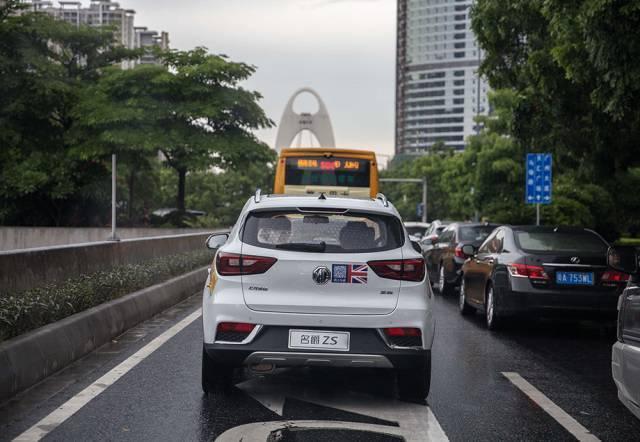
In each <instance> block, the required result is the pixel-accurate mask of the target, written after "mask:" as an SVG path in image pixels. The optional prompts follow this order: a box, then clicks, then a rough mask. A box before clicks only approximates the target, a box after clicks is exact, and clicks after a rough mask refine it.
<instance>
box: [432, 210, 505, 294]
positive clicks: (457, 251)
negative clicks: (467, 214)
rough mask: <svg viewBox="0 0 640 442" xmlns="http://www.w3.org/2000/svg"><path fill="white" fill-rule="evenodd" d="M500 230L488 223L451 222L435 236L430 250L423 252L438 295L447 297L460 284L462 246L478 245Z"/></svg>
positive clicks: (462, 260)
mask: <svg viewBox="0 0 640 442" xmlns="http://www.w3.org/2000/svg"><path fill="white" fill-rule="evenodd" d="M496 227H499V225H498V224H488V223H452V224H449V225H448V226H447V227H446V228H445V229H444V230H443V231H442V233H440V236H438V239H437V240H436V241H435V243H434V244H433V247H431V248H430V249H426V250H424V253H423V255H424V258H425V261H426V263H427V271H428V272H429V279H430V280H431V281H437V282H438V289H439V291H440V293H442V294H447V293H449V292H451V291H452V290H453V288H454V287H455V286H457V285H459V284H460V275H461V268H462V264H463V263H464V260H465V259H466V257H465V256H464V254H463V253H462V246H464V245H465V244H470V245H472V246H474V247H476V248H477V247H478V246H480V244H482V242H483V241H484V240H485V239H486V238H487V237H488V236H489V235H490V234H491V232H493V230H494V229H495V228H496Z"/></svg>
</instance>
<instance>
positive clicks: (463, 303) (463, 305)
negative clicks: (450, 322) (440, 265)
mask: <svg viewBox="0 0 640 442" xmlns="http://www.w3.org/2000/svg"><path fill="white" fill-rule="evenodd" d="M458 308H459V309H460V314H461V315H462V316H466V315H468V314H470V313H472V312H473V311H474V310H475V309H474V308H473V307H471V306H470V305H469V304H468V303H467V289H466V285H465V282H464V274H463V275H462V276H461V278H460V298H459V300H458Z"/></svg>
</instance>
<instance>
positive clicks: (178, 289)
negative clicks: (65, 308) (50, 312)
mask: <svg viewBox="0 0 640 442" xmlns="http://www.w3.org/2000/svg"><path fill="white" fill-rule="evenodd" d="M206 275H207V267H206V266H205V267H201V268H199V269H197V270H194V271H191V272H189V273H186V274H184V275H181V276H177V277H175V278H172V279H169V280H167V281H165V282H163V283H160V284H156V285H153V286H150V287H147V288H145V289H142V290H139V291H136V292H133V293H130V294H128V295H125V296H122V297H120V298H118V299H114V300H112V301H109V302H106V303H104V304H101V305H98V306H96V307H92V308H90V309H88V310H85V311H83V312H80V313H76V314H74V315H71V316H69V317H67V318H65V319H62V320H60V321H57V322H54V323H51V324H49V325H46V326H44V327H40V328H38V329H36V330H33V331H31V332H28V333H25V334H23V335H20V336H17V337H15V338H13V339H9V340H7V341H4V342H2V343H0V402H4V401H5V400H7V399H9V398H11V397H12V396H14V395H16V394H17V393H19V392H21V391H23V390H25V389H27V388H29V387H31V386H33V385H35V384H36V383H38V382H39V381H41V380H42V379H44V378H46V377H47V376H50V375H51V374H53V373H55V372H57V371H58V370H60V369H62V368H64V367H65V366H67V365H69V364H70V363H72V362H73V361H75V360H77V359H79V358H80V357H82V356H84V355H85V354H87V353H89V352H91V351H92V350H94V349H95V348H97V347H100V346H101V345H103V344H105V343H107V342H109V341H110V340H111V339H113V338H114V337H116V336H118V335H120V334H122V333H123V332H124V331H126V330H128V329H129V328H131V327H133V326H135V325H137V324H138V323H140V322H142V321H144V320H146V319H149V318H151V317H152V316H154V315H156V314H158V313H160V312H161V311H163V310H165V309H167V308H169V307H171V306H173V305H175V304H177V303H178V302H180V301H182V300H183V299H186V298H187V297H188V296H190V295H192V294H193V293H195V292H196V291H199V290H200V289H202V287H203V285H204V281H205V279H206Z"/></svg>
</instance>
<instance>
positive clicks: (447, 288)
mask: <svg viewBox="0 0 640 442" xmlns="http://www.w3.org/2000/svg"><path fill="white" fill-rule="evenodd" d="M452 289H453V286H452V285H451V284H449V283H448V282H447V278H446V276H445V274H444V265H443V263H440V270H439V271H438V291H439V292H440V294H441V295H448V294H449V293H451V290H452Z"/></svg>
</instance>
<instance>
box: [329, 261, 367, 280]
mask: <svg viewBox="0 0 640 442" xmlns="http://www.w3.org/2000/svg"><path fill="white" fill-rule="evenodd" d="M332 267H333V268H332V272H331V282H335V283H344V284H366V283H367V276H368V270H369V268H368V266H367V265H366V264H333V266H332Z"/></svg>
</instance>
